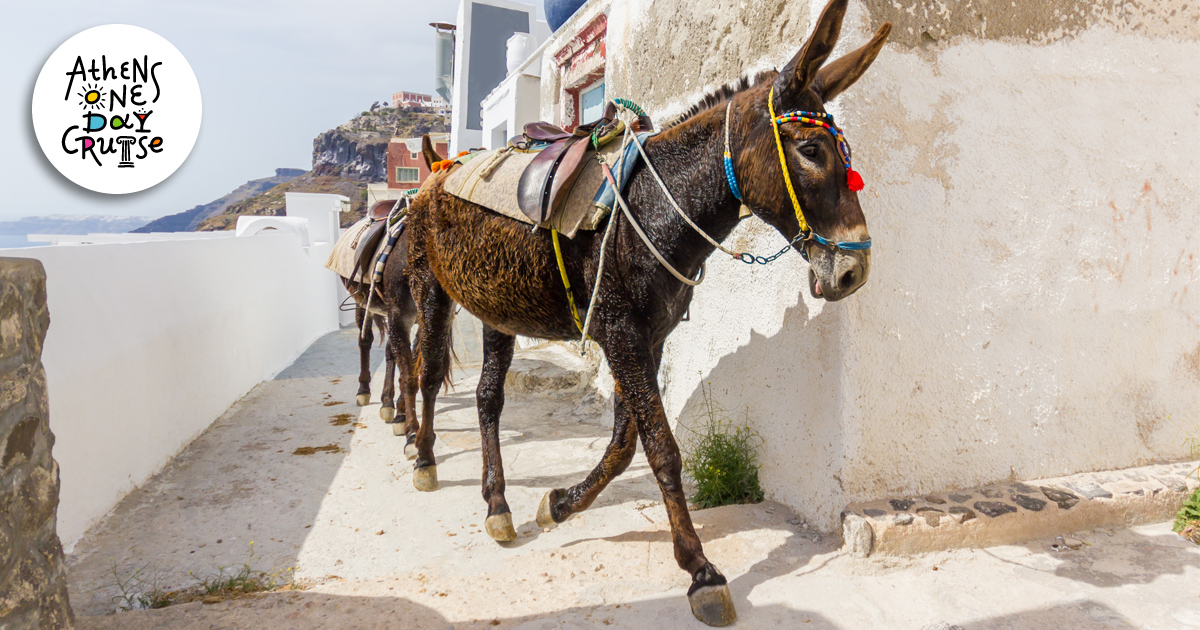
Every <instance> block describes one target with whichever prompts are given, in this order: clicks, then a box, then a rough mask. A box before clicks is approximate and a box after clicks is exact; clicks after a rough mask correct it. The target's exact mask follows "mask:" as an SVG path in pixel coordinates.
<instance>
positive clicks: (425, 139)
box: [421, 134, 443, 168]
mask: <svg viewBox="0 0 1200 630" xmlns="http://www.w3.org/2000/svg"><path fill="white" fill-rule="evenodd" d="M421 157H423V158H425V168H433V163H434V162H441V161H442V159H443V158H442V156H440V155H438V152H437V149H434V148H433V141H432V140H430V139H429V134H425V135H423V136H421Z"/></svg>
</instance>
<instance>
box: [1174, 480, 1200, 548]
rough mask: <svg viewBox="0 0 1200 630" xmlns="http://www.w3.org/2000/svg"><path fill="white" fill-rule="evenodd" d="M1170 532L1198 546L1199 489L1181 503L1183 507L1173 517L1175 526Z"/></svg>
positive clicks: (1199, 543)
mask: <svg viewBox="0 0 1200 630" xmlns="http://www.w3.org/2000/svg"><path fill="white" fill-rule="evenodd" d="M1171 531H1174V532H1176V533H1178V534H1179V535H1180V536H1183V537H1184V538H1186V539H1188V540H1190V541H1192V542H1194V543H1196V544H1197V545H1200V488H1196V491H1195V492H1193V493H1192V496H1191V497H1189V498H1188V500H1187V501H1184V502H1183V507H1181V508H1179V513H1178V514H1176V515H1175V525H1174V526H1173V527H1172V528H1171Z"/></svg>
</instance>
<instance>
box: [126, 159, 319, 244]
mask: <svg viewBox="0 0 1200 630" xmlns="http://www.w3.org/2000/svg"><path fill="white" fill-rule="evenodd" d="M305 172H306V171H304V170H303V169H298V168H277V169H275V176H274V177H264V178H262V179H252V180H250V181H248V182H246V183H245V184H242V185H241V186H238V187H237V188H235V189H233V192H231V193H229V194H227V195H225V196H223V197H221V198H220V199H217V200H215V201H210V202H208V203H205V204H201V205H198V206H196V207H194V208H192V209H191V210H184V211H183V212H179V213H176V214H169V215H167V216H165V217H160V218H158V219H155V220H153V221H151V222H149V223H147V224H146V225H143V226H142V227H140V228H137V229H136V230H130V232H133V233H139V234H147V233H150V232H188V231H192V230H195V229H196V228H197V227H199V225H200V224H201V223H202V222H203V221H204V220H205V219H208V218H209V217H212V216H214V215H218V214H220V213H221V212H223V211H224V210H225V209H226V208H228V207H229V206H230V205H232V204H235V203H237V202H239V201H242V200H244V199H247V198H249V197H253V196H254V195H257V194H259V193H262V192H265V191H268V190H270V189H272V188H274V187H276V186H278V185H279V184H282V183H285V182H287V181H290V180H292V179H295V178H297V177H299V176H301V175H303V174H305Z"/></svg>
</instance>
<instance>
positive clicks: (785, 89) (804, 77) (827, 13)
mask: <svg viewBox="0 0 1200 630" xmlns="http://www.w3.org/2000/svg"><path fill="white" fill-rule="evenodd" d="M847 1H848V0H829V4H827V5H825V10H824V11H822V12H821V19H819V20H817V27H816V28H815V29H813V33H812V35H810V36H809V38H808V41H807V42H804V47H803V48H801V49H800V52H798V53H796V56H795V57H792V60H791V61H789V62H788V64H787V65H786V66H784V67H783V70H780V71H779V76H778V77H776V78H775V91H776V92H777V93H778V95H779V96H778V98H779V101H777V102H782V103H789V102H794V99H796V98H797V97H799V96H800V94H801V93H803V92H804V89H805V88H807V87H808V85H809V84H810V83H812V81H813V79H815V78H816V76H817V71H818V70H820V68H821V64H823V63H825V59H826V58H828V57H829V53H831V52H833V47H834V45H835V44H837V39H838V33H840V32H841V31H842V18H843V17H844V16H845V15H846V3H847Z"/></svg>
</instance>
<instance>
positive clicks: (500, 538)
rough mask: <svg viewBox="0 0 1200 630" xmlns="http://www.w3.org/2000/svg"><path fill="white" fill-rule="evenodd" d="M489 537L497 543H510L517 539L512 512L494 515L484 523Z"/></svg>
mask: <svg viewBox="0 0 1200 630" xmlns="http://www.w3.org/2000/svg"><path fill="white" fill-rule="evenodd" d="M483 524H484V527H486V528H487V533H488V536H491V537H492V540H495V541H496V542H509V541H512V540H516V539H517V530H515V529H513V523H512V512H505V513H503V514H494V515H492V516H489V517H487V520H486V521H484V523H483Z"/></svg>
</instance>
